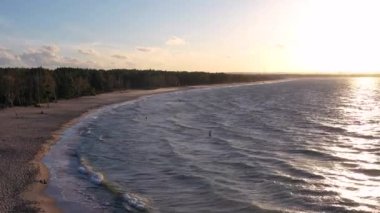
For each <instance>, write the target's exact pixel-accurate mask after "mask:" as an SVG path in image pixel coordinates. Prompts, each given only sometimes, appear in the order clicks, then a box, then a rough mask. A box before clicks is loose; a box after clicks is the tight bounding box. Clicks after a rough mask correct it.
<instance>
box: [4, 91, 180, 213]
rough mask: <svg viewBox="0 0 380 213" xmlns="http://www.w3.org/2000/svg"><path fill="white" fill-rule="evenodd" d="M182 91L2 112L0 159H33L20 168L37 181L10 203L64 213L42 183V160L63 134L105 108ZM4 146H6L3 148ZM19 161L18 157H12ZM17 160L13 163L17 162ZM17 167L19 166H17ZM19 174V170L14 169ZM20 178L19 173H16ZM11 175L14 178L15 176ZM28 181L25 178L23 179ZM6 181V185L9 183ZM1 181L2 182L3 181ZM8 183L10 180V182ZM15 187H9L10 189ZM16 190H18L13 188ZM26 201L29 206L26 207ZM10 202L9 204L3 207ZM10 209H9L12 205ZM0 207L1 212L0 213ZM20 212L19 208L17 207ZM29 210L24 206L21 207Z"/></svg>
mask: <svg viewBox="0 0 380 213" xmlns="http://www.w3.org/2000/svg"><path fill="white" fill-rule="evenodd" d="M183 89H185V88H183V87H173V88H161V89H155V90H124V91H116V92H110V93H103V94H99V95H96V96H84V97H79V98H75V99H69V100H59V102H58V103H50V106H49V107H47V104H42V105H41V108H36V107H13V108H7V109H3V110H0V119H1V120H2V122H1V123H0V146H4V147H5V148H4V150H5V151H3V149H0V157H3V156H2V151H3V152H4V153H6V151H8V150H7V149H6V148H9V149H10V151H9V152H11V151H14V150H15V151H18V152H20V153H19V154H20V155H23V156H31V159H30V160H27V161H25V160H24V161H22V160H21V162H19V164H20V165H19V166H30V165H33V167H34V168H35V169H36V171H35V172H36V175H35V176H34V178H35V179H34V180H24V181H26V182H28V183H27V185H26V187H25V188H24V190H23V191H20V193H19V194H18V196H16V197H12V198H9V199H10V201H9V202H10V203H16V205H20V203H21V205H28V207H30V206H29V205H31V206H32V207H34V208H37V210H39V211H42V212H49V213H50V212H53V213H58V212H62V211H61V210H60V209H59V208H58V207H57V206H56V204H55V200H54V199H53V198H51V197H49V196H47V195H46V193H45V190H46V188H47V186H48V184H42V183H40V182H39V180H48V179H49V170H48V168H47V167H46V166H45V164H44V163H43V161H42V160H43V157H44V156H45V155H46V153H48V152H49V150H50V148H51V147H52V146H53V145H54V144H55V143H56V142H57V141H58V140H59V139H60V137H61V134H62V133H63V132H64V131H65V130H66V129H67V128H68V127H70V126H72V125H74V124H75V123H77V122H78V121H79V120H80V119H81V118H82V117H83V116H85V115H87V114H89V113H91V112H93V111H94V110H97V109H99V108H102V107H105V106H107V105H112V104H117V103H122V102H126V101H131V100H134V99H137V98H140V97H142V96H148V95H154V94H160V93H166V92H174V91H179V90H183ZM26 141H28V142H29V141H30V142H33V147H32V148H30V150H28V147H27V146H28V145H29V144H25V143H26ZM2 143H4V144H2ZM13 158H14V159H17V156H13ZM14 159H13V160H12V161H14ZM15 166H17V165H15ZM15 170H16V169H15ZM13 173H15V174H16V175H17V171H14V172H13ZM13 173H12V174H13ZM23 178H24V179H25V178H26V177H25V174H22V177H21V179H23ZM6 180H7V179H5V180H4V181H6ZM0 181H1V180H0ZM8 182H9V179H8ZM11 184H12V183H10V185H11ZM10 188H12V186H11V187H10ZM13 188H15V187H13ZM23 201H26V202H27V203H28V204H26V203H25V202H23ZM6 202H8V201H7V200H5V201H4V203H6ZM9 206H10V205H9ZM1 207H2V206H0V210H1ZM7 207H8V206H5V207H3V208H4V211H8V210H12V207H15V206H10V207H8V208H7ZM16 208H20V206H16ZM21 208H22V209H24V208H26V207H25V206H22V207H21Z"/></svg>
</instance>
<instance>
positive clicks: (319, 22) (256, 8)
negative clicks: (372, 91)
mask: <svg viewBox="0 0 380 213" xmlns="http://www.w3.org/2000/svg"><path fill="white" fill-rule="evenodd" d="M376 6H379V4H378V3H376V1H372V0H364V1H343V0H331V1H327V0H314V1H313V0H160V1H158V0H107V1H101V0H80V1H78V0H54V1H49V0H33V1H26V0H2V2H1V5H0V66H3V67H5V66H24V67H31V66H45V67H49V68H54V67H58V66H76V67H93V68H139V69H145V68H152V69H166V70H204V71H226V72H281V71H286V72H291V71H338V70H350V68H352V71H355V70H356V71H357V70H360V69H363V70H366V71H373V70H376V69H378V68H380V64H379V63H377V60H375V58H374V57H366V58H364V57H360V55H359V54H351V55H350V54H347V51H346V50H345V47H346V45H348V44H349V45H350V46H351V48H352V47H353V48H356V49H355V51H353V52H359V51H360V52H363V51H364V52H367V53H368V54H371V55H374V54H375V53H377V52H376V50H377V48H378V47H380V45H379V42H378V41H377V38H378V37H377V36H379V35H380V33H379V32H378V31H376V30H374V28H375V24H376V20H379V19H378V18H379V15H376V14H377V12H376V11H375V10H373V9H372V8H378V7H376ZM352 14H356V15H357V16H358V17H359V16H360V17H359V18H355V16H353V15H352ZM352 17H354V18H352ZM363 26H364V27H363ZM353 29H358V30H360V31H361V32H362V33H361V34H358V33H355V30H353ZM326 32H328V33H329V36H326ZM347 35H348V36H347ZM365 35H372V36H365ZM342 37H345V38H343V40H342ZM359 43H360V44H361V45H357V44H359ZM328 52H330V54H329V53H328ZM326 53H327V54H326ZM336 55H340V56H339V57H336ZM361 55H363V54H361ZM331 58H334V60H332V59H331ZM354 58H356V59H358V58H359V61H358V62H356V63H355V64H353V63H352V64H350V63H348V64H347V63H346V61H352V59H354ZM379 70H380V69H379Z"/></svg>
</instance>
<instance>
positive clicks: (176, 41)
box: [165, 36, 186, 46]
mask: <svg viewBox="0 0 380 213" xmlns="http://www.w3.org/2000/svg"><path fill="white" fill-rule="evenodd" d="M165 44H166V45H168V46H181V45H185V44H186V41H185V40H184V39H182V38H180V37H177V36H172V37H171V38H169V39H168V40H167V41H166V43H165Z"/></svg>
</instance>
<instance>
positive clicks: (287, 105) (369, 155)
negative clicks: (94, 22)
mask: <svg viewBox="0 0 380 213" xmlns="http://www.w3.org/2000/svg"><path fill="white" fill-rule="evenodd" d="M379 122H380V78H371V77H357V78H349V77H347V78H303V79H290V80H285V81H284V80H283V81H273V82H265V83H253V84H242V85H229V86H226V85H224V86H213V87H201V88H193V89H183V90H179V91H176V92H170V93H164V94H157V95H151V96H145V97H141V98H138V99H135V100H132V101H128V102H125V103H120V104H116V105H110V106H106V107H104V108H101V109H98V110H96V111H93V112H92V113H89V114H87V115H85V116H83V117H82V118H81V119H80V121H79V122H78V123H76V124H75V125H73V126H71V127H69V128H67V129H66V130H65V131H64V132H63V134H62V137H61V139H60V140H59V141H58V142H57V143H56V144H55V145H54V146H53V147H52V148H51V151H50V152H49V153H48V154H47V155H46V157H45V158H44V163H45V164H46V165H47V167H48V168H49V171H50V175H51V176H50V180H49V184H48V189H47V191H46V192H47V194H48V195H49V196H51V197H53V198H54V199H55V200H56V203H57V205H58V207H59V208H61V209H62V210H63V211H64V212H82V213H84V212H95V213H96V212H162V213H166V212H178V213H181V212H183V213H185V212H186V213H188V212H217V213H234V212H236V213H240V212H242V213H243V212H380V124H379Z"/></svg>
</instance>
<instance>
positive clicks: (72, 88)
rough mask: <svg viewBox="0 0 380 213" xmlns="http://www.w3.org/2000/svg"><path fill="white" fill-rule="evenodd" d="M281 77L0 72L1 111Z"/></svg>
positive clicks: (59, 70)
mask: <svg viewBox="0 0 380 213" xmlns="http://www.w3.org/2000/svg"><path fill="white" fill-rule="evenodd" d="M279 77H280V76H273V75H272V76H271V75H247V74H226V73H207V72H173V71H171V72H169V71H159V70H135V69H134V70H126V69H113V70H96V69H81V68H57V69H54V70H50V69H45V68H42V67H39V68H0V108H3V107H12V106H29V105H38V104H39V103H46V102H51V101H57V100H58V99H70V98H75V97H80V96H86V95H96V94H99V93H104V92H111V91H116V90H125V89H156V88H161V87H178V86H192V85H206V84H220V83H242V82H253V81H261V80H272V79H278V78H279Z"/></svg>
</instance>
